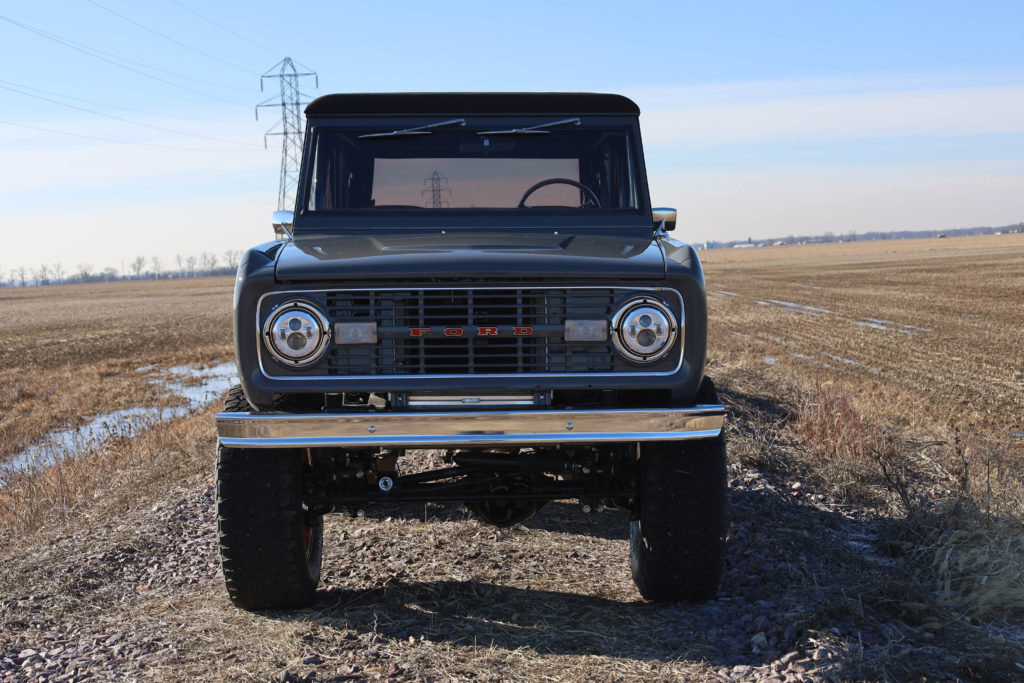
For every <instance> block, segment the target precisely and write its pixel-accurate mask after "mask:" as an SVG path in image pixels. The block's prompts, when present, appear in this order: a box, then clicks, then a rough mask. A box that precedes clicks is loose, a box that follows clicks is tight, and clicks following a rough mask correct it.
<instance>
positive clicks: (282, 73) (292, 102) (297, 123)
mask: <svg viewBox="0 0 1024 683" xmlns="http://www.w3.org/2000/svg"><path fill="white" fill-rule="evenodd" d="M300 66H301V65H300ZM303 68H306V67H303ZM304 76H313V78H314V79H316V87H317V88H319V87H320V78H319V77H318V76H317V75H316V72H315V71H312V70H307V71H305V72H303V73H299V72H298V71H297V70H296V69H295V63H294V62H293V61H292V58H291V57H285V58H284V59H282V60H281V61H280V62H278V63H277V64H275V65H274V66H273V67H272V68H271V69H270V70H269V71H267V73H265V74H263V75H262V76H260V91H261V92H262V90H263V81H264V80H265V79H267V78H278V79H280V80H281V98H280V100H275V98H273V97H271V98H270V99H268V100H266V101H265V102H261V103H260V104H258V105H256V120H257V121H259V119H260V108H261V107H280V108H281V120H280V121H278V122H277V123H275V124H274V126H273V127H272V128H271V129H270V130H268V131H267V132H266V134H265V135H264V136H263V146H264V147H266V146H267V137H268V136H270V135H280V136H281V183H280V185H279V188H278V193H277V208H278V210H279V211H280V210H288V211H291V210H293V209H294V208H295V189H296V187H298V184H299V164H300V163H301V162H302V135H303V124H302V111H301V110H300V109H299V107H301V106H302V105H304V104H308V102H304V101H303V98H305V97H306V95H303V94H302V92H301V91H300V90H299V79H300V78H302V77H304ZM278 129H280V130H278Z"/></svg>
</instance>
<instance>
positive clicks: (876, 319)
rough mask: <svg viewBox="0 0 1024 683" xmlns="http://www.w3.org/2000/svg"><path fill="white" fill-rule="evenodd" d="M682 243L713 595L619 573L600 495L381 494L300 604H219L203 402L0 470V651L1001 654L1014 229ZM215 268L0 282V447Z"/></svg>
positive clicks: (622, 542) (37, 661)
mask: <svg viewBox="0 0 1024 683" xmlns="http://www.w3.org/2000/svg"><path fill="white" fill-rule="evenodd" d="M702 258H703V260H704V265H705V270H706V275H707V283H708V291H709V298H708V299H709V312H710V318H711V329H710V340H709V342H710V350H709V360H708V372H709V374H710V375H711V376H712V377H713V378H714V379H715V381H716V383H717V384H718V386H719V388H720V390H721V393H722V398H723V400H724V402H725V403H726V404H727V406H728V407H729V409H730V420H729V423H728V429H727V437H728V439H729V444H730V460H731V464H730V468H729V477H730V498H731V506H732V512H731V520H730V528H729V537H728V551H727V560H726V570H725V575H724V577H723V584H722V589H721V592H720V596H719V599H717V600H715V601H713V602H711V603H709V604H706V605H652V604H647V603H644V602H643V601H642V600H641V599H640V597H639V595H638V594H637V593H636V590H635V588H634V587H633V585H632V582H631V579H630V575H629V564H628V536H627V526H626V525H627V518H626V515H625V514H624V513H621V512H606V513H603V514H601V515H593V516H585V515H583V514H582V513H580V512H579V511H578V510H577V509H575V507H574V506H572V505H568V504H553V505H549V506H547V507H545V508H544V509H543V510H542V511H541V512H540V513H539V514H538V515H537V516H536V517H534V518H532V519H531V520H528V521H527V522H526V523H524V524H521V525H516V526H515V527H513V528H511V529H505V530H498V529H494V528H492V527H488V526H486V525H483V524H481V523H479V522H478V521H476V520H475V519H473V518H472V517H471V516H469V515H468V514H467V513H465V511H463V510H462V509H461V508H459V507H458V506H440V505H438V506H434V505H431V506H426V507H424V506H416V505H410V506H402V507H399V508H393V509H385V508H379V509H372V510H371V511H370V513H369V514H368V516H367V518H365V519H349V518H345V517H341V516H332V517H331V518H330V519H329V521H328V524H327V538H326V544H325V559H324V585H323V587H322V590H321V591H320V593H319V594H318V600H317V603H316V605H314V606H313V607H312V608H311V609H308V610H303V611H299V612H292V613H266V614H250V613H246V612H241V611H239V610H236V609H235V608H233V607H232V606H231V605H230V603H229V602H228V600H227V597H226V594H225V591H224V589H223V585H222V579H221V577H220V576H219V566H218V560H217V549H216V541H215V535H214V529H213V525H214V510H213V484H212V469H213V467H212V465H213V452H214V448H215V443H216V438H215V432H214V426H213V414H214V413H215V412H216V407H211V408H209V409H207V410H205V411H202V412H200V413H198V414H196V415H193V416H191V417H186V418H181V419H177V420H173V421H169V422H167V423H163V424H160V425H158V426H155V427H153V428H152V429H150V430H148V431H147V432H146V433H144V434H142V435H140V436H138V437H135V438H133V439H117V438H113V439H112V440H111V441H109V442H108V443H106V444H104V445H103V446H102V447H100V448H97V449H95V450H94V451H93V452H90V453H86V454H83V455H82V456H80V457H77V458H73V459H69V460H68V461H67V462H65V463H63V464H62V465H60V466H57V467H54V468H51V469H50V470H48V471H46V472H43V473H40V474H37V475H29V476H24V477H21V478H16V479H14V480H13V481H11V482H10V483H9V484H8V486H7V487H4V488H0V681H4V682H6V681H7V680H11V681H15V680H19V681H20V680H37V679H39V678H40V677H42V680H69V679H70V678H74V679H75V680H79V679H84V678H88V677H90V676H91V677H93V678H95V679H97V680H113V679H122V678H125V679H136V680H140V679H159V680H195V679H196V678H206V679H211V680H243V679H244V680H250V679H255V680H269V679H275V680H283V681H296V680H510V679H511V680H540V679H553V680H566V679H568V680H629V681H634V680H635V681H641V680H643V681H646V680H703V679H709V680H722V681H725V680H729V681H733V680H775V681H784V682H788V681H810V680H883V679H884V680H924V679H942V680H956V679H960V680H1019V679H1020V677H1021V676H1024V631H1022V630H1021V629H1020V628H1019V624H1020V623H1021V621H1022V620H1024V584H1022V576H1024V526H1022V524H1021V519H1022V518H1024V495H1022V493H1021V470H1022V468H1021V466H1020V464H1021V455H1022V448H1021V444H1022V443H1024V441H1022V439H1021V438H1020V436H1019V432H1021V431H1024V425H1022V424H1021V413H1022V410H1021V408H1022V407H1024V397H1022V393H1024V381H1022V380H1024V374H1022V372H1024V367H1022V364H1021V360H1020V355H1021V354H1020V353H1019V349H1020V348H1021V347H1022V346H1024V345H1022V344H1021V341H1022V339H1021V330H1022V327H1024V313H1022V310H1021V306H1020V297H1021V294H1022V293H1024V237H1022V236H1019V235H1017V236H992V237H986V238H973V239H968V238H962V239H961V238H957V239H948V240H933V241H929V240H923V241H907V242H874V243H854V244H832V245H817V246H806V247H778V248H764V249H746V250H739V249H737V250H729V251H725V250H722V251H711V252H703V253H702ZM231 284H232V283H231V280H230V279H227V278H222V279H210V280H194V281H161V282H141V283H115V284H110V285H86V286H66V287H46V288H38V289H31V288H29V289H25V290H22V289H16V290H13V289H5V290H0V305H3V306H4V310H5V311H9V312H10V313H9V314H8V315H7V316H4V319H3V320H2V321H0V338H2V339H3V340H4V344H3V345H2V346H3V349H4V350H3V351H2V352H0V353H2V354H3V355H0V387H2V389H0V420H2V422H0V429H2V438H3V441H2V443H0V447H2V449H3V450H0V455H4V454H10V453H14V452H17V451H18V450H20V449H21V448H23V447H24V445H25V444H28V443H31V442H33V441H34V440H36V439H38V438H39V436H40V435H41V434H43V433H45V432H46V431H47V430H50V429H53V428H55V427H62V426H67V425H74V424H78V423H80V422H81V421H83V420H85V419H86V418H87V417H89V416H91V415H95V414H98V413H101V412H104V411H108V410H112V409H116V408H120V407H124V406H126V405H129V404H135V403H145V402H147V401H151V400H158V401H159V400H166V399H161V398H160V397H159V396H154V395H153V392H154V389H153V387H152V383H150V382H148V381H146V380H145V379H144V376H143V374H144V373H139V372H137V368H139V367H141V366H147V365H151V364H155V369H154V370H153V372H159V371H160V370H161V369H166V368H169V367H172V366H174V365H180V364H183V363H196V364H200V365H204V364H212V363H216V362H221V361H224V360H229V359H230V358H231V354H232V349H231V339H230V329H229V323H230V303H231V301H230V291H231ZM26 320H27V321H29V322H28V323H27V324H26V323H25V321H26ZM415 457H421V458H423V457H430V456H429V454H426V453H419V454H417V455H416V456H415ZM62 676H63V677H65V678H63V679H62V678H61V677H62Z"/></svg>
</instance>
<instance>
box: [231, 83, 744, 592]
mask: <svg viewBox="0 0 1024 683" xmlns="http://www.w3.org/2000/svg"><path fill="white" fill-rule="evenodd" d="M638 115H639V110H638V108H637V106H636V105H635V104H634V103H633V102H631V101H630V100H628V99H626V98H624V97H620V96H616V95H600V94H578V93H575V94H574V93H473V94H467V93H444V94H363V95H328V96H325V97H321V98H319V99H317V100H315V101H314V102H312V103H311V104H310V105H309V106H308V107H307V109H306V116H307V129H306V135H305V142H304V145H305V147H304V153H303V160H302V170H301V174H300V179H299V184H298V189H297V191H296V195H297V199H296V205H295V210H294V212H291V211H278V212H276V213H275V214H274V224H275V228H276V229H278V230H279V231H281V235H282V239H279V240H276V241H274V242H270V243H267V244H263V245H260V246H257V247H254V248H252V249H250V250H249V251H248V253H247V254H246V255H245V257H244V258H243V259H242V262H241V265H240V266H239V268H238V278H237V281H236V284H235V297H234V333H235V352H236V356H237V363H238V372H239V376H240V378H241V386H239V387H235V388H234V389H232V391H231V393H230V394H229V396H228V400H227V407H226V408H225V412H223V413H220V414H218V415H217V429H218V435H219V440H220V444H219V454H218V458H217V524H218V534H219V539H220V546H221V554H222V559H223V567H224V578H225V581H226V583H227V589H228V593H229V595H230V597H231V599H232V600H233V601H234V603H235V604H236V605H238V606H240V607H243V608H246V609H267V608H288V607H296V606H301V605H305V604H308V603H310V602H312V601H313V599H314V595H315V591H316V587H317V584H318V582H319V579H320V569H321V555H322V549H323V516H324V515H325V514H327V513H331V512H347V513H351V514H356V515H361V514H363V511H364V509H365V507H366V506H368V505H370V504H371V503H390V502H395V503H398V502H412V501H415V502H428V501H429V502H459V503H463V504H465V505H466V506H467V507H469V508H470V509H471V510H472V511H473V512H474V513H475V514H477V515H479V516H480V517H481V518H483V519H484V520H486V521H487V522H490V523H493V524H497V525H499V526H507V525H511V524H515V523H517V522H520V521H522V520H524V519H525V518H527V517H529V516H530V515H532V514H533V513H534V512H536V511H537V510H538V508H540V507H541V506H542V505H544V503H546V502H548V501H554V500H565V499H571V500H578V501H579V502H580V504H581V506H582V510H583V511H584V512H590V511H600V510H602V509H605V508H620V509H625V510H628V511H629V515H630V548H631V551H630V552H631V561H632V573H633V578H634V580H635V582H636V585H637V587H638V588H639V590H640V593H641V594H642V595H643V596H644V597H645V598H648V599H650V600H657V601H668V600H705V599H708V598H710V597H711V596H713V595H714V593H715V591H716V590H717V587H718V582H719V576H720V574H721V564H722V555H723V549H724V535H725V512H726V511H725V507H726V469H725V443H724V441H723V437H722V425H723V420H724V415H725V410H724V408H723V406H722V405H719V402H718V398H717V396H716V394H715V390H714V387H713V386H712V384H711V382H710V380H708V379H707V378H705V377H704V359H705V349H706V336H707V311H706V303H705V291H704V277H703V273H702V271H701V265H700V261H699V259H698V258H697V254H696V252H695V251H694V250H693V248H692V247H690V246H689V245H688V244H685V243H683V242H680V241H678V240H676V239H673V238H672V237H671V236H670V234H669V233H670V232H671V231H672V230H673V228H674V227H675V218H676V216H675V211H674V210H672V209H657V208H652V207H651V203H650V199H649V196H648V188H647V177H646V173H645V170H644V157H643V151H642V147H641V144H640V129H639V124H638ZM417 449H436V450H437V451H439V452H440V453H442V454H443V460H441V461H440V463H439V464H438V465H435V466H434V467H433V469H430V468H429V467H424V466H423V463H424V460H425V457H426V456H424V454H423V451H422V450H417Z"/></svg>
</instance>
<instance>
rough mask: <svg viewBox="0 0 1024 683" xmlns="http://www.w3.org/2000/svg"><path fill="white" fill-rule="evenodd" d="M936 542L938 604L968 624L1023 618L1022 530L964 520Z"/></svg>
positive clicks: (1019, 619) (1014, 526) (1023, 548)
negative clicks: (964, 617) (968, 620)
mask: <svg viewBox="0 0 1024 683" xmlns="http://www.w3.org/2000/svg"><path fill="white" fill-rule="evenodd" d="M963 521H964V522H966V523H964V524H962V525H961V526H960V527H959V528H951V529H949V530H948V531H946V532H945V533H943V534H942V535H941V536H940V537H939V538H938V539H936V542H935V545H934V554H933V558H932V566H933V568H934V572H935V578H936V583H937V585H936V588H937V593H938V595H939V598H940V599H941V600H942V601H943V602H945V603H947V604H949V605H950V606H951V607H953V608H955V609H957V610H958V611H960V612H962V613H963V614H966V615H967V616H969V617H970V618H972V619H977V620H986V621H990V620H994V619H1005V620H1008V621H1014V622H1016V623H1020V621H1021V619H1022V618H1024V529H1021V528H1020V527H1019V526H1017V525H1012V526H1007V525H1002V524H1000V525H993V524H992V523H991V521H990V520H988V519H983V518H982V519H979V518H977V517H968V518H966V519H965V520H963Z"/></svg>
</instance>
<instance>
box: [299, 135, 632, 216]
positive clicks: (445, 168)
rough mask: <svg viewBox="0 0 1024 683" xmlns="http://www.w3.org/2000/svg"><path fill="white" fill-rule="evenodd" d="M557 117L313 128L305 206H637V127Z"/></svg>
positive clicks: (586, 209) (608, 209) (332, 209)
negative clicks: (510, 123)
mask: <svg viewBox="0 0 1024 683" xmlns="http://www.w3.org/2000/svg"><path fill="white" fill-rule="evenodd" d="M552 124H559V125H552ZM552 124H544V123H542V124H541V125H540V126H536V127H535V128H530V127H528V126H527V125H524V126H515V127H502V128H496V127H495V126H494V125H490V126H487V125H478V126H476V127H473V126H466V125H465V124H464V122H463V121H462V120H461V119H457V120H449V121H441V122H439V123H438V124H435V125H430V124H428V125H427V126H412V127H408V128H399V129H391V128H386V127H379V128H377V129H376V130H367V129H359V130H352V129H345V130H342V129H332V128H319V127H316V128H314V129H313V134H314V140H313V149H312V154H311V157H312V158H311V161H310V168H309V169H308V171H307V174H306V178H307V185H308V187H307V192H306V195H305V196H306V198H307V199H306V205H305V208H306V210H307V211H309V212H317V213H332V214H333V213H348V212H353V213H357V212H358V213H377V212H387V211H395V212H411V211H416V212H424V211H427V212H432V211H439V212H440V211H449V212H471V211H481V210H485V211H509V212H511V211H515V212H527V211H532V212H556V213H561V212H568V213H578V212H582V213H621V212H631V213H635V212H637V211H638V208H639V207H638V201H637V187H636V174H635V171H634V168H635V164H634V162H633V161H632V149H633V146H634V145H633V142H632V138H631V136H632V131H631V129H630V128H628V127H626V126H623V127H621V128H618V129H614V128H612V129H608V128H593V129H586V128H582V127H580V126H579V122H578V119H570V120H567V121H554V122H552Z"/></svg>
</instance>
